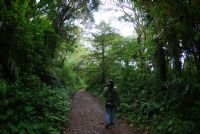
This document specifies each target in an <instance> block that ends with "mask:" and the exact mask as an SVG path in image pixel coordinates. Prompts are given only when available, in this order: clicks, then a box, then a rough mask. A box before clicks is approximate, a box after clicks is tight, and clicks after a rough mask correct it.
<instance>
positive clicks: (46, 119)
mask: <svg viewBox="0 0 200 134" xmlns="http://www.w3.org/2000/svg"><path fill="white" fill-rule="evenodd" d="M29 77H30V78H29V80H27V81H29V83H26V84H29V86H25V85H24V84H23V83H22V82H17V83H14V84H11V83H9V82H7V81H5V80H3V79H1V80H0V95H1V96H0V97H1V102H0V107H1V109H0V133H3V134H10V133H20V134H27V133H29V134H36V133H41V134H47V133H48V134H56V133H60V132H61V130H62V129H63V127H64V125H65V124H66V123H67V122H68V119H69V118H68V116H69V115H68V112H69V104H70V96H71V95H72V94H73V92H74V91H75V89H73V88H72V87H68V86H66V87H65V86H53V85H46V84H44V83H42V82H41V81H40V80H39V78H38V77H37V76H34V75H33V76H29Z"/></svg>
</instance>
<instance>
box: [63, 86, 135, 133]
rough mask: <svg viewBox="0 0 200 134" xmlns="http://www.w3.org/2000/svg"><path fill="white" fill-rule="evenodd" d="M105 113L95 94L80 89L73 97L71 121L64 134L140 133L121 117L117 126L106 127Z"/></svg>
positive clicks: (117, 121)
mask: <svg viewBox="0 0 200 134" xmlns="http://www.w3.org/2000/svg"><path fill="white" fill-rule="evenodd" d="M103 115H104V109H103V108H102V106H101V105H100V103H99V102H98V100H97V98H96V97H95V96H93V95H92V94H91V93H89V92H87V91H83V90H81V91H78V92H77V93H76V94H75V95H74V97H73V99H72V104H71V111H70V123H69V125H68V127H66V128H65V129H64V132H63V134H139V133H137V132H136V130H135V129H133V128H130V127H129V126H128V125H127V124H126V123H124V121H122V120H119V119H117V120H116V125H115V126H113V127H111V128H108V129H106V128H105V124H104V116H103Z"/></svg>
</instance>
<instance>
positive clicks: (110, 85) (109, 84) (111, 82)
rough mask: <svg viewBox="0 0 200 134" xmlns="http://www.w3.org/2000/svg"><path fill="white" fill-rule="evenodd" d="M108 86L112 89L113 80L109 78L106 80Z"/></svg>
mask: <svg viewBox="0 0 200 134" xmlns="http://www.w3.org/2000/svg"><path fill="white" fill-rule="evenodd" d="M108 87H109V88H110V89H113V88H114V82H113V80H109V81H108Z"/></svg>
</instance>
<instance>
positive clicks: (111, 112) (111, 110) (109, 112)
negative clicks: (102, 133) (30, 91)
mask: <svg viewBox="0 0 200 134" xmlns="http://www.w3.org/2000/svg"><path fill="white" fill-rule="evenodd" d="M115 112H116V107H114V106H112V107H106V112H105V122H106V124H114V120H115Z"/></svg>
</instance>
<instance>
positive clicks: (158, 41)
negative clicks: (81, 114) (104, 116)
mask: <svg viewBox="0 0 200 134" xmlns="http://www.w3.org/2000/svg"><path fill="white" fill-rule="evenodd" d="M113 4H115V7H117V9H115V8H114V6H113V9H112V10H114V11H116V10H119V11H120V12H121V13H122V15H121V16H120V17H119V20H120V21H124V22H129V23H131V24H132V26H133V27H134V29H135V34H136V36H131V37H130V36H129V37H124V36H123V35H121V34H120V33H119V32H118V31H117V30H116V29H115V28H113V27H112V26H111V25H110V24H109V23H107V22H105V21H102V22H101V23H99V24H96V25H95V28H96V29H97V31H98V32H93V33H90V35H91V36H87V37H84V35H83V33H84V29H81V27H80V25H77V23H76V21H80V22H81V24H85V25H93V24H94V18H93V13H94V12H95V11H98V8H99V6H100V5H101V2H100V1H99V0H40V1H36V0H0V97H1V102H0V133H3V134H4V133H5V134H6V133H60V132H61V131H62V129H63V127H64V125H65V123H66V122H69V117H68V113H69V110H70V97H71V96H72V95H73V94H74V93H75V92H76V91H77V90H79V89H81V88H86V89H87V90H88V91H90V92H92V93H94V94H95V95H100V94H101V93H102V91H103V89H104V87H105V86H106V82H107V81H108V80H109V79H113V80H114V82H115V83H116V86H117V90H118V92H119V97H120V101H121V103H120V107H119V109H118V116H119V117H124V118H125V119H126V120H127V121H128V122H129V123H130V124H131V125H133V124H134V125H137V126H138V127H139V128H140V129H141V130H142V131H144V132H146V133H149V134H188V133H192V134H198V132H199V131H200V130H199V129H200V126H199V124H200V114H199V113H200V100H199V98H200V83H199V80H200V77H199V75H200V44H199V43H200V12H199V11H200V6H199V5H200V1H199V0H182V1H180V0H179V1H178V0H174V1H172V0H171V1H170V0H166V1H155V0H151V1H150V0H140V1H138V0H132V1H113ZM102 6H103V5H102ZM85 30H86V29H85ZM83 39H84V40H85V41H86V44H87V45H89V46H91V47H87V45H86V46H84V43H83Z"/></svg>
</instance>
